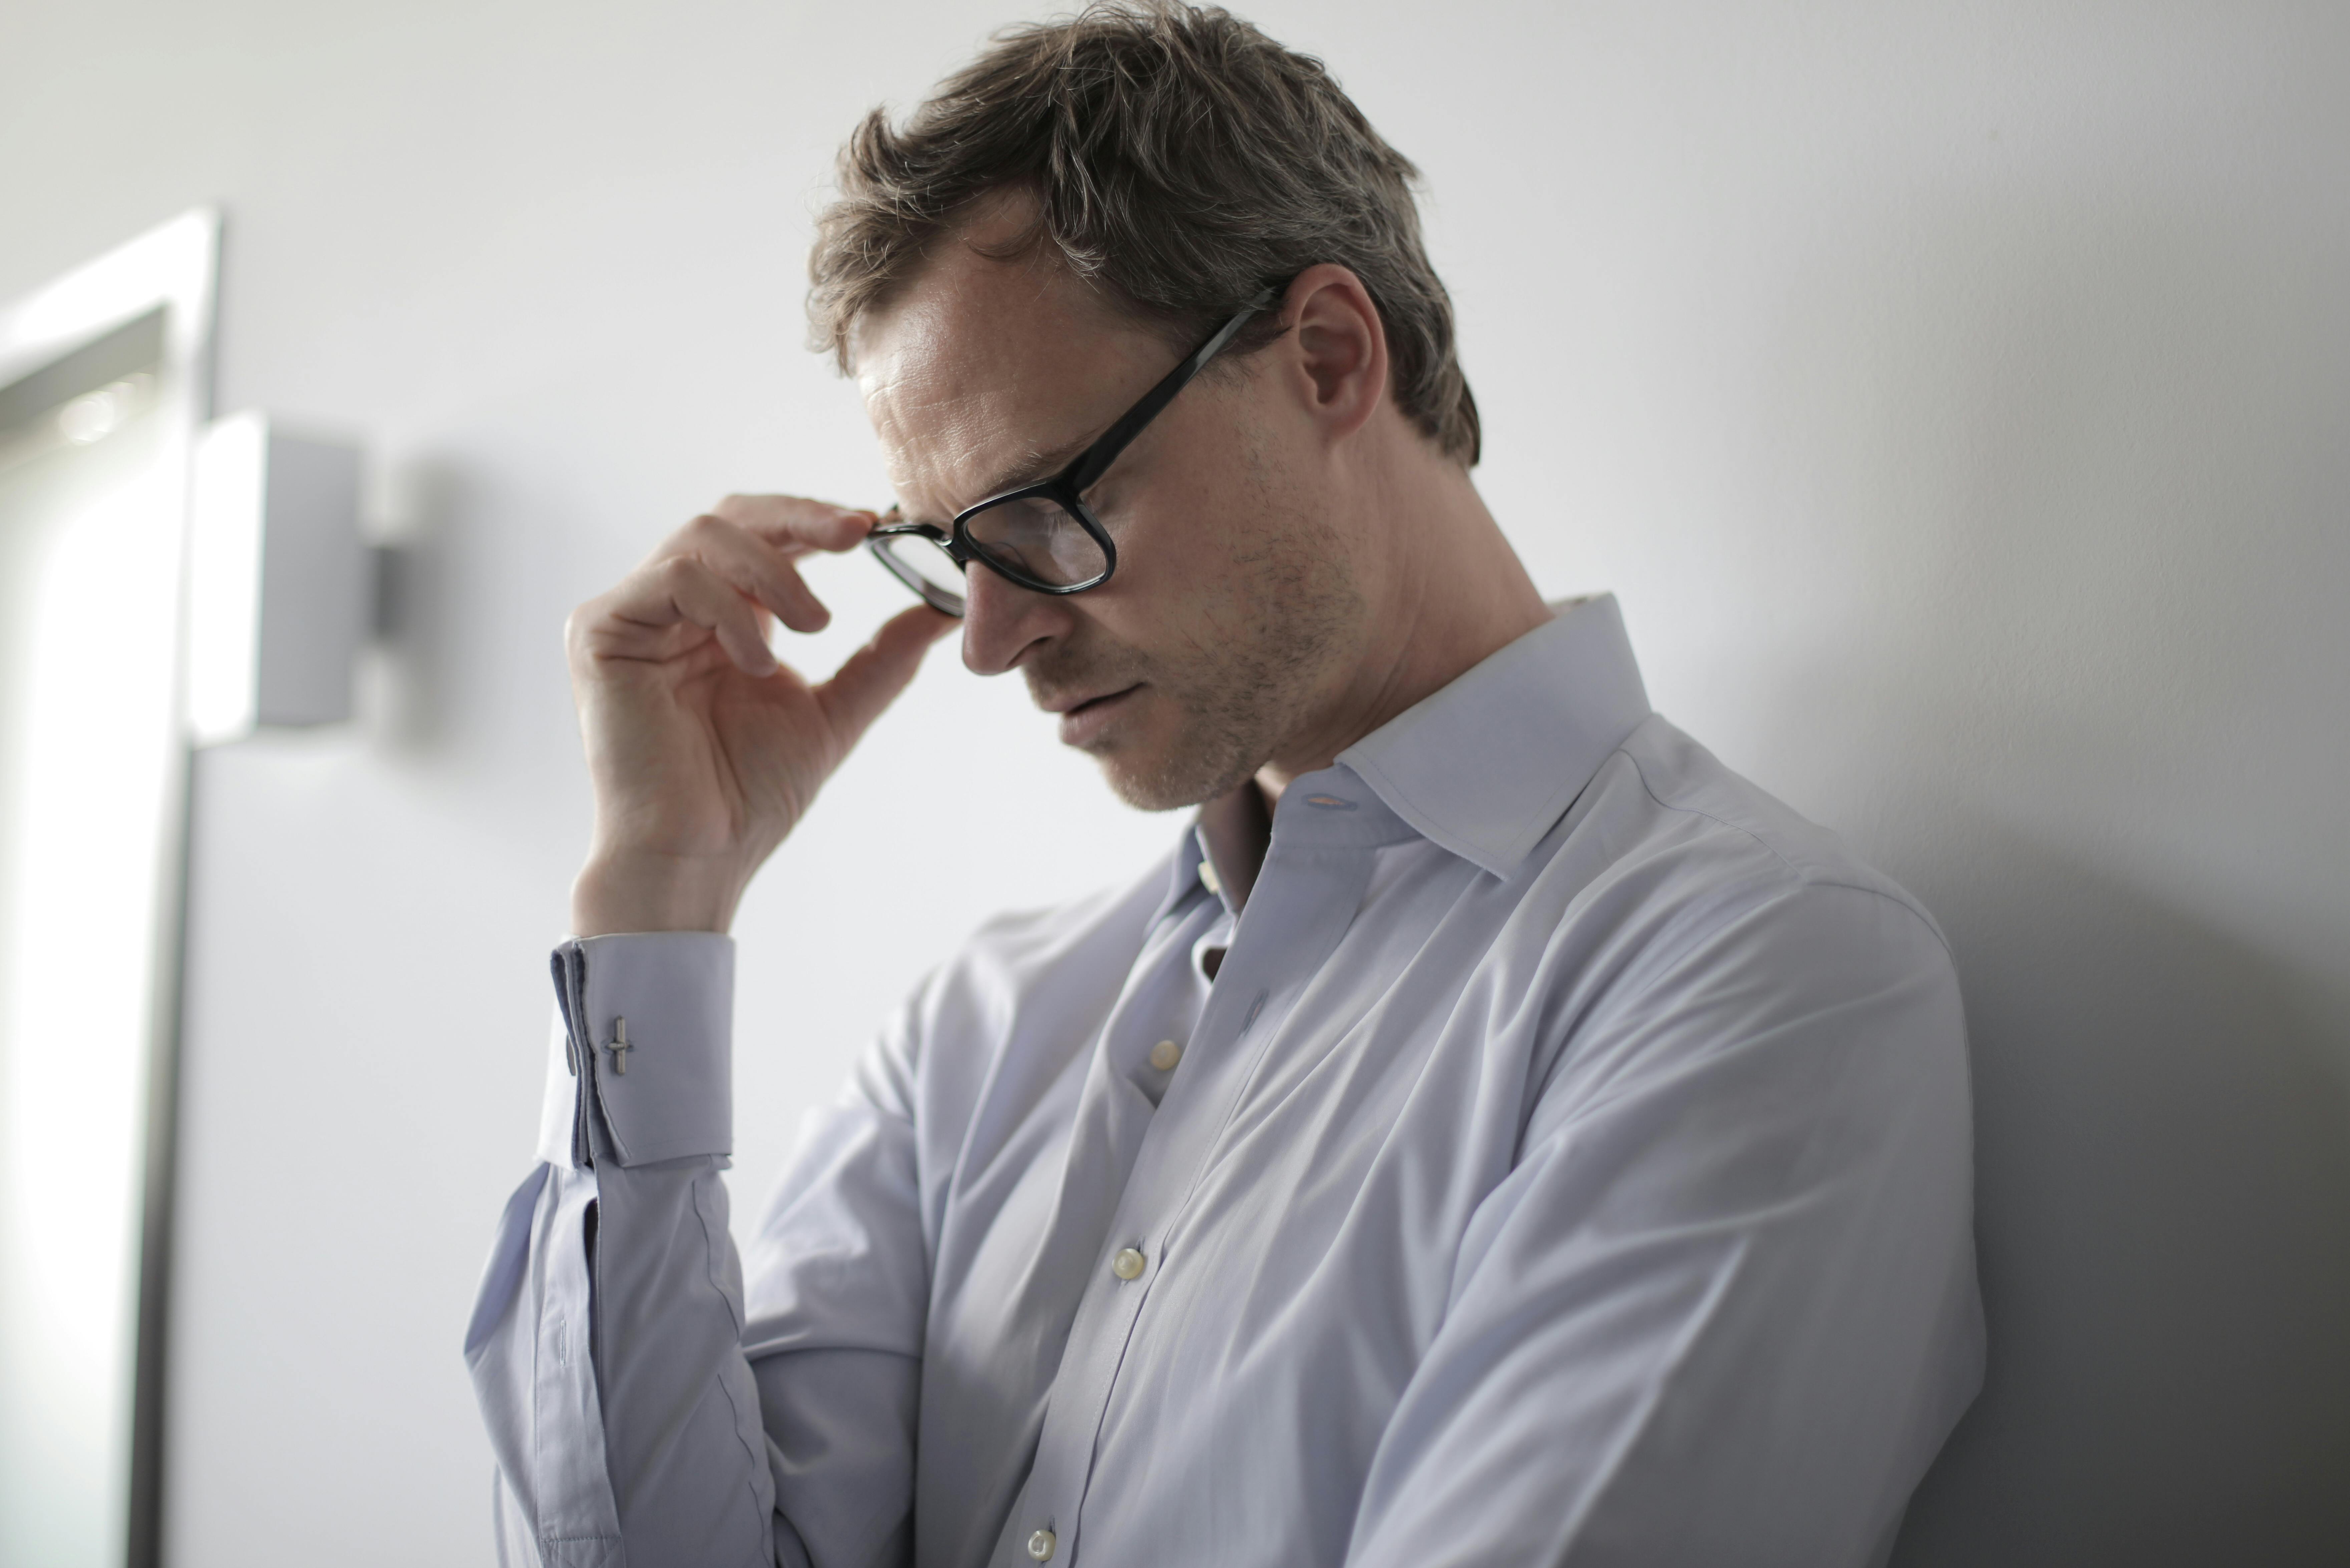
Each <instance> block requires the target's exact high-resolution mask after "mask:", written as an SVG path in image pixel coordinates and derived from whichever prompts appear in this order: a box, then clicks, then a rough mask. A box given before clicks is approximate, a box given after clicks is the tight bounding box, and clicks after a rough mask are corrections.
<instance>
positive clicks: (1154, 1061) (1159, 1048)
mask: <svg viewBox="0 0 2350 1568" xmlns="http://www.w3.org/2000/svg"><path fill="white" fill-rule="evenodd" d="M1182 1059H1183V1047H1181V1046H1180V1045H1178V1044H1175V1042H1173V1041H1172V1040H1161V1041H1160V1042H1159V1044H1156V1045H1153V1046H1152V1047H1151V1048H1150V1064H1151V1065H1152V1066H1154V1067H1156V1068H1158V1069H1159V1071H1160V1072H1162V1073H1171V1072H1173V1071H1174V1070H1175V1064H1176V1063H1178V1062H1180V1061H1181V1060H1182Z"/></svg>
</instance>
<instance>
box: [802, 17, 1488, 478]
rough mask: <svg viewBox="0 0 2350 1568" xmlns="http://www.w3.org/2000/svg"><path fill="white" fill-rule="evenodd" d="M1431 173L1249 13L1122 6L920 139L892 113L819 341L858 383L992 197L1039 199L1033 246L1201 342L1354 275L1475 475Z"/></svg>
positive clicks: (1048, 29)
mask: <svg viewBox="0 0 2350 1568" xmlns="http://www.w3.org/2000/svg"><path fill="white" fill-rule="evenodd" d="M1418 178H1419V171H1418V170H1417V169H1415V168H1414V167H1413V166H1412V164H1411V162H1410V161H1409V159H1407V158H1405V157H1404V156H1403V154H1401V153H1400V152H1398V151H1396V150H1395V149H1394V148H1392V147H1390V146H1388V143H1387V142H1386V140H1383V139H1382V138H1381V137H1380V136H1379V134H1378V131H1376V130H1372V129H1371V126H1370V122H1369V121H1368V120H1367V119H1364V118H1363V113H1362V111H1361V110H1360V109H1357V108H1356V107H1355V104H1354V102H1353V100H1352V99H1348V98H1347V95H1346V93H1345V92H1343V91H1342V90H1340V88H1339V87H1338V84H1337V83H1336V81H1334V80H1332V79H1331V78H1330V74H1329V72H1328V71H1327V70H1326V69H1325V68H1324V67H1323V65H1322V62H1321V61H1319V60H1317V59H1315V58H1313V57H1310V56H1306V55H1301V54H1298V53H1296V52H1295V51H1293V50H1290V49H1286V48H1284V47H1282V46H1281V45H1279V44H1277V43H1275V42H1274V41H1273V40H1272V39H1271V38H1268V37H1266V36H1264V35H1263V33H1261V32H1259V31H1258V30H1257V29H1256V28H1255V27H1253V26H1251V25H1250V24H1248V23H1246V22H1243V21H1242V20H1241V19H1240V18H1238V17H1236V16H1232V14H1231V13H1229V12H1227V11H1224V10H1222V9H1215V8H1211V9H1201V8H1199V7H1195V6H1192V5H1182V4H1178V3H1175V0H1108V3H1106V4H1100V5H1090V6H1088V7H1087V9H1086V10H1084V11H1083V12H1081V13H1080V14H1078V15H1077V16H1072V17H1066V18H1063V19H1061V20H1058V21H1054V22H1044V23H1031V24H1026V25H1024V26H1015V27H1010V28H1007V29H1005V30H1003V32H1000V33H998V34H996V35H995V36H994V39H993V43H992V45H991V47H989V48H988V49H987V50H986V51H985V52H984V53H983V54H982V55H981V56H980V57H978V58H977V59H975V60H973V61H972V63H971V64H970V65H968V66H966V67H963V68H962V70H960V71H958V72H956V73H955V74H954V75H953V76H951V77H949V78H947V79H946V80H945V81H943V82H941V84H940V85H939V88H938V90H937V91H936V92H935V93H934V94H933V95H932V96H931V98H930V99H928V100H927V101H926V102H924V103H922V104H921V105H920V107H918V108H917V109H915V110H914V111H913V113H912V114H911V115H910V116H909V117H908V118H907V119H906V121H905V123H904V124H903V125H902V126H893V125H892V124H891V123H890V122H889V115H888V114H887V113H886V112H885V111H883V110H881V109H875V110H874V111H873V112H872V113H871V114H869V115H868V116H866V118H865V119H864V121H863V123H861V124H859V125H858V128H857V130H856V131H855V133H854V134H852V135H851V136H850V137H849V139H848V142H847V145H846V146H845V147H843V148H842V149H841V153H840V165H839V194H838V197H837V200H835V201H834V202H832V204H831V205H830V206H829V207H827V209H826V210H825V212H824V213H823V214H822V215H821V217H819V219H818V220H817V223H816V248H815V251H814V252H813V254H811V255H810V257H809V260H808V276H809V279H810V283H811V287H810V289H809V291H808V323H809V337H810V346H811V347H813V348H816V349H818V350H819V351H826V350H828V351H830V352H831V353H832V354H833V356H834V357H835V358H836V359H837V362H838V363H839V364H840V366H841V367H842V369H847V368H848V362H849V347H848V345H849V334H850V332H851V330H852V329H853V328H854V327H855V325H856V323H857V319H858V317H859V316H860V315H862V314H863V313H865V312H866V311H868V310H871V309H873V308H875V307H876V306H880V305H882V304H883V303H885V302H886V301H887V300H888V298H889V296H891V294H892V293H893V292H894V291H895V290H896V289H897V288H898V287H899V286H901V285H903V284H904V283H905V282H906V281H907V280H908V279H909V278H910V277H911V276H912V275H913V274H914V273H915V272H916V271H918V270H919V269H920V265H921V262H922V259H923V256H924V254H925V252H926V248H927V247H928V246H929V245H930V244H931V242H932V241H933V240H935V239H937V238H938V237H939V236H940V235H941V234H945V233H948V232H950V231H951V229H953V228H954V227H955V226H956V224H957V223H960V222H961V221H962V218H963V217H964V216H965V215H966V213H967V209H968V208H969V207H970V204H971V203H972V202H974V201H976V200H978V199H979V198H981V197H983V196H986V195H989V194H992V193H993V192H1003V191H1014V190H1024V191H1026V192H1029V193H1030V194H1032V195H1033V196H1034V198H1035V203H1036V218H1035V226H1034V229H1033V230H1032V232H1031V233H1030V234H1028V235H1027V236H1025V238H1024V241H1023V243H1022V245H1021V246H1020V247H1019V248H1020V249H1037V250H1041V249H1043V247H1045V245H1048V244H1049V245H1050V246H1051V248H1052V251H1053V252H1055V253H1057V254H1058V255H1059V257H1060V259H1061V260H1062V261H1063V262H1064V263H1066V265H1068V267H1069V268H1070V270H1071V271H1072V272H1073V273H1075V274H1076V275H1077V276H1078V277H1081V278H1083V279H1085V280H1087V282H1089V283H1092V284H1094V285H1096V286H1100V287H1103V288H1105V289H1106V290H1107V292H1108V293H1109V294H1110V295H1111V296H1113V297H1114V298H1115V299H1116V300H1117V301H1118V303H1119V305H1120V306H1121V307H1122V308H1124V309H1125V310H1126V311H1128V313H1130V314H1132V315H1135V316H1139V317H1143V318H1145V319H1148V320H1149V321H1151V322H1153V323H1154V324H1155V325H1157V326H1158V327H1159V328H1160V329H1162V330H1163V331H1165V332H1166V333H1167V335H1168V336H1169V337H1170V340H1173V341H1176V342H1179V343H1182V344H1183V346H1184V347H1187V348H1188V347H1189V346H1190V344H1189V342H1188V341H1187V339H1189V338H1191V337H1199V336H1204V335H1205V334H1206V333H1207V332H1208V331H1210V330H1211V329H1212V327H1213V326H1214V324H1215V323H1216V322H1218V321H1221V320H1222V319H1224V318H1225V317H1230V316H1231V315H1232V314H1233V313H1234V312H1235V311H1237V310H1238V309H1239V308H1240V307H1241V306H1243V304H1245V303H1246V302H1247V301H1248V300H1249V299H1250V298H1251V297H1253V296H1255V295H1256V294H1257V293H1258V292H1259V291H1260V290H1262V289H1264V288H1266V287H1268V286H1281V285H1284V284H1286V283H1287V282H1288V281H1289V280H1290V279H1291V278H1293V277H1295V275H1297V274H1299V273H1301V272H1303V271H1305V269H1306V268H1307V267H1309V266H1313V265H1316V264H1318V263H1325V262H1330V263H1336V265H1340V266H1343V267H1346V268H1347V269H1348V270H1350V271H1351V272H1353V273H1354V274H1355V275H1356V276H1357V278H1359V279H1361V280H1362V284H1363V286H1364V288H1365V289H1366V290H1367V291H1368V293H1369V295H1370V296H1371V299H1372V302H1373V303H1374V304H1375V305H1377V306H1378V312H1379V320H1380V323H1381V325H1382V326H1383V327H1384V328H1385V330H1386V333H1387V338H1388V365H1389V382H1388V384H1389V388H1390V390H1391V392H1392V394H1393V396H1394V398H1395V400H1396V406H1397V407H1398V408H1399V409H1400V410H1402V411H1403V413H1404V414H1405V416H1406V417H1407V418H1409V420H1410V421H1412V422H1413V423H1414V424H1415V425H1416V426H1418V427H1419V430H1420V431H1421V432H1422V433H1423V434H1425V435H1426V436H1427V437H1428V438H1429V439H1430V440H1431V441H1434V442H1436V444H1437V446H1438V447H1439V448H1440V450H1441V451H1442V452H1444V453H1445V454H1446V455H1447V456H1450V457H1451V458H1453V459H1455V460H1456V461H1458V462H1461V463H1463V464H1464V465H1465V464H1471V463H1474V462H1476V461H1477V456H1478V446H1479V431H1478V423H1477V402H1476V400H1475V399H1474V398H1472V397H1471V396H1470V392H1469V383H1468V380H1467V379H1466V378H1465V377H1463V376H1462V374H1461V361H1460V358H1459V356H1458V354H1457V352H1456V351H1455V348H1454V342H1453V327H1452V302H1451V298H1450V296H1447V295H1446V294H1445V292H1444V285H1443V284H1442V283H1441V282H1440V281H1439V280H1438V278H1437V275H1436V273H1435V270H1434V269H1433V268H1431V267H1430V265H1429V264H1428V254H1427V251H1426V249H1425V247H1424V246H1423V245H1422V244H1421V240H1420V232H1419V210H1418V208H1417V207H1416V206H1415V205H1414V202H1413V199H1412V182H1414V181H1416V180H1417V179H1418ZM1278 334H1279V329H1278V327H1270V326H1269V327H1259V328H1258V329H1256V331H1255V332H1254V333H1253V335H1252V336H1250V337H1243V339H1242V340H1241V341H1240V342H1239V343H1237V344H1236V345H1235V348H1236V349H1237V350H1238V351H1239V352H1241V353H1246V352H1249V351H1251V350H1253V349H1255V348H1263V346H1264V345H1265V344H1266V343H1268V342H1271V341H1272V340H1273V339H1274V337H1277V336H1278Z"/></svg>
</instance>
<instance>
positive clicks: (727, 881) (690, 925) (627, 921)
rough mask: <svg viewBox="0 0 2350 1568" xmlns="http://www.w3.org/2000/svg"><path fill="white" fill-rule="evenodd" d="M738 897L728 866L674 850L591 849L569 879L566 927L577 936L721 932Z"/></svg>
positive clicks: (729, 921)
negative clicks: (576, 873)
mask: <svg viewBox="0 0 2350 1568" xmlns="http://www.w3.org/2000/svg"><path fill="white" fill-rule="evenodd" d="M742 896H743V887H742V880H741V878H740V877H739V876H738V875H737V874H736V873H735V872H734V870H733V867H731V866H727V865H722V864H718V863H715V862H712V861H710V860H704V859H694V858H689V857H682V856H675V855H659V854H650V853H625V852H623V853H598V854H593V855H590V856H589V857H588V858H587V865H586V866H585V867H582V868H581V869H580V872H579V876H578V877H577V880H575V881H574V882H573V883H572V884H571V930H572V934H573V935H575V936H581V937H606V936H615V935H619V934H620V933H622V932H628V931H717V932H721V933H723V932H724V931H725V930H726V929H727V928H728V927H729V926H731V925H733V921H734V906H735V904H736V903H737V902H738V901H739V900H740V899H741V898H742Z"/></svg>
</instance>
